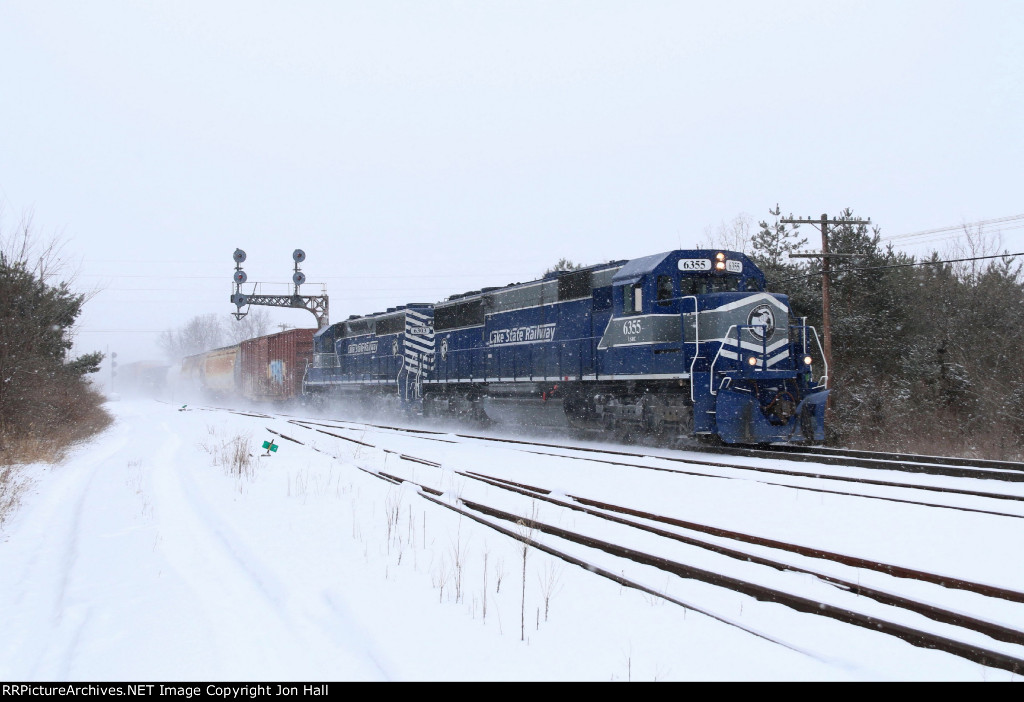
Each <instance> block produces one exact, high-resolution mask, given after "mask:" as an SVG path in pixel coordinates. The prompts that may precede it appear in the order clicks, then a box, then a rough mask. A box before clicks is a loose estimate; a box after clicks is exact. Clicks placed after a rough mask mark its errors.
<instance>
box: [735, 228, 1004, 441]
mask: <svg viewBox="0 0 1024 702" xmlns="http://www.w3.org/2000/svg"><path fill="white" fill-rule="evenodd" d="M780 214H781V213H780V211H779V209H778V208H776V209H775V210H774V211H772V212H771V215H772V216H773V218H774V219H772V218H769V219H768V220H766V221H762V222H760V223H759V227H760V228H759V229H758V230H757V231H756V232H755V233H754V234H753V236H752V238H751V240H750V247H749V250H748V251H747V253H748V254H749V255H750V256H751V257H752V258H753V259H754V260H755V261H757V263H758V265H760V266H762V267H763V270H764V271H765V273H766V275H767V276H768V279H769V290H771V291H773V292H780V293H785V294H788V295H789V296H790V300H791V303H792V306H793V310H794V313H795V314H796V315H799V316H806V317H807V319H808V322H809V323H810V324H813V325H814V326H815V327H816V328H817V329H818V332H819V334H821V332H822V298H821V290H822V287H821V276H822V272H821V261H820V259H816V258H811V259H801V258H795V259H791V258H789V254H790V253H793V252H796V251H800V250H806V249H807V248H808V246H807V240H808V238H810V239H811V241H813V242H814V243H815V244H817V243H818V242H820V233H819V232H818V230H817V229H815V228H812V227H810V226H808V225H802V226H801V225H786V224H782V223H780V220H781V219H782V218H781V217H780ZM836 218H838V219H856V217H855V216H854V214H853V212H852V211H851V210H849V209H847V210H845V211H843V212H840V213H839V214H838V215H836ZM880 242H881V231H880V229H879V228H878V227H869V226H867V225H864V224H860V225H850V224H845V225H834V226H830V227H829V251H830V253H839V254H855V256H844V257H842V258H835V259H832V263H831V268H832V271H831V273H830V280H831V285H830V297H831V305H830V309H831V317H832V355H833V367H832V368H831V369H829V372H830V375H831V380H832V382H831V385H832V387H833V394H832V422H831V424H830V425H829V427H828V443H830V444H833V445H839V446H847V447H854V448H865V449H891V450H900V451H910V452H920V453H941V454H945V455H964V456H973V457H981V458H1003V459H1015V460H1021V459H1022V458H1024V359H1022V356H1021V354H1022V343H1021V338H1022V334H1024V275H1022V265H1021V262H1020V259H1019V258H1016V259H1015V258H1013V257H1010V256H1008V255H1006V254H1007V253H1008V252H1006V251H1005V250H1002V251H1000V250H998V249H997V243H996V242H994V241H992V240H991V239H989V238H988V237H986V236H985V234H984V232H981V231H977V230H971V229H969V228H966V227H965V229H964V232H963V235H962V236H961V237H960V243H959V245H958V249H957V250H955V251H953V252H947V253H946V254H945V255H940V254H939V253H938V252H933V253H932V254H931V255H930V256H928V257H926V258H924V259H920V258H914V257H911V256H909V255H907V254H905V253H900V252H897V251H895V250H894V249H893V248H892V247H891V246H888V247H883V246H882V245H881V243H880ZM813 248H814V249H815V250H819V249H818V246H814V247H813ZM1000 254H1002V255H1000ZM986 256H995V257H994V258H983V257H986ZM951 259H972V260H960V261H958V262H953V263H950V262H943V261H944V260H945V261H949V260H951Z"/></svg>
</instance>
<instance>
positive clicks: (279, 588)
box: [153, 424, 388, 680]
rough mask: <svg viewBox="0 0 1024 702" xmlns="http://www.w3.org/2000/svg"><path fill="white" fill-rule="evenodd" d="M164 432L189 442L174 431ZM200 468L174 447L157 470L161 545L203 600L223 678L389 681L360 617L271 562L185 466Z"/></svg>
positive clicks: (199, 600)
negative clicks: (327, 602)
mask: <svg viewBox="0 0 1024 702" xmlns="http://www.w3.org/2000/svg"><path fill="white" fill-rule="evenodd" d="M163 428H164V430H165V431H166V432H167V433H168V434H169V435H170V436H171V437H172V442H173V443H174V445H175V448H177V447H178V446H180V440H179V439H178V438H177V437H176V436H174V435H173V434H172V433H171V429H170V427H168V426H167V425H166V424H164V425H163ZM190 463H193V462H192V461H189V462H186V461H181V462H180V464H179V462H177V461H176V460H175V454H174V452H173V451H172V452H166V451H165V452H164V454H163V455H162V456H161V459H160V460H159V461H158V463H157V465H155V466H154V470H153V485H154V489H155V500H156V512H157V516H158V520H159V524H160V535H161V539H160V547H159V548H160V551H161V552H162V554H163V555H165V556H166V557H167V559H168V562H169V564H170V565H171V566H172V567H173V569H174V571H175V573H176V574H177V575H178V576H179V577H180V578H181V579H182V581H183V582H185V583H187V584H188V586H189V588H190V591H191V594H192V595H193V596H194V597H195V599H196V602H197V603H198V606H199V609H200V612H198V613H194V614H199V615H200V616H201V617H202V618H203V619H204V620H205V628H206V629H207V630H208V631H209V632H210V636H211V639H210V641H211V642H213V643H211V645H210V646H209V648H210V649H211V651H212V652H213V653H212V655H214V656H216V657H217V661H216V663H215V665H214V669H215V670H216V671H217V673H216V674H217V676H218V677H227V678H232V677H239V676H240V677H242V678H251V677H252V675H253V671H260V673H259V674H260V676H261V677H264V676H265V677H268V678H273V677H275V676H277V677H281V676H283V677H284V678H291V679H318V678H323V677H334V678H338V677H343V678H344V679H347V680H381V679H387V677H388V675H387V673H386V671H385V670H384V668H383V667H382V666H381V665H380V664H379V663H378V662H377V660H376V659H375V657H374V656H373V654H372V640H371V639H370V637H368V636H367V635H366V634H365V633H363V632H362V631H360V630H359V627H358V625H357V624H356V623H355V622H354V620H353V618H352V617H351V616H349V615H348V613H347V612H340V611H338V610H337V608H335V607H330V608H328V607H325V606H323V605H317V604H316V603H317V602H323V601H324V599H325V598H322V597H319V596H317V595H316V593H310V592H308V588H307V587H305V586H304V585H303V584H302V583H301V582H297V581H296V580H295V578H294V577H290V576H289V574H288V573H286V572H276V571H275V570H274V569H273V568H271V567H270V566H268V565H267V564H266V563H265V562H264V560H263V559H262V558H261V556H260V555H259V552H260V550H261V549H260V548H259V545H258V544H250V543H249V542H248V540H247V539H246V537H245V535H244V534H241V533H239V532H237V531H236V530H234V529H232V528H231V527H230V526H229V525H228V523H227V522H226V521H225V520H224V519H223V518H222V517H221V516H219V514H218V513H217V510H216V509H215V508H214V507H213V506H212V505H211V504H210V503H209V501H208V500H207V499H206V498H205V497H204V496H203V495H202V493H201V491H200V489H199V488H198V486H197V485H196V482H195V478H194V477H193V476H192V475H190V470H191V469H190V468H186V467H185V466H187V465H189V464H190ZM224 494H228V490H227V489H225V491H224ZM311 608H312V609H311ZM343 632H348V635H345V634H344V633H343Z"/></svg>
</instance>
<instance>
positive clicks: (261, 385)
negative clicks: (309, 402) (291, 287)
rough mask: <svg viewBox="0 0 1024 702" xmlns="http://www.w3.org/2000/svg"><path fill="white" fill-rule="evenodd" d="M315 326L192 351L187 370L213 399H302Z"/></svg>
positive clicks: (183, 368)
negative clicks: (199, 351) (196, 351)
mask: <svg viewBox="0 0 1024 702" xmlns="http://www.w3.org/2000/svg"><path fill="white" fill-rule="evenodd" d="M314 331H315V330H313V329H289V330H287V331H283V332H279V333H277V334H270V335H268V336H261V337H257V338H255V339H247V340H245V341H242V342H241V343H238V344H234V345H231V346H224V347H222V348H218V349H214V350H212V351H207V352H205V353H200V354H195V355H193V356H188V357H186V358H185V359H184V360H183V361H182V366H181V372H182V376H183V377H184V378H185V379H186V380H187V381H189V382H190V383H191V385H192V387H194V388H195V389H197V390H199V391H201V392H202V393H203V394H204V395H205V396H206V397H208V398H211V399H221V400H223V399H229V398H244V399H246V400H250V401H253V402H286V401H289V400H294V399H298V398H299V397H300V395H301V392H302V377H303V374H304V373H305V370H306V366H307V365H308V364H309V363H310V361H311V360H312V356H313V333H314Z"/></svg>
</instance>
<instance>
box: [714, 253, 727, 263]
mask: <svg viewBox="0 0 1024 702" xmlns="http://www.w3.org/2000/svg"><path fill="white" fill-rule="evenodd" d="M715 260H716V261H724V260H725V254H724V253H722V252H721V251H719V252H718V253H716V254H715Z"/></svg>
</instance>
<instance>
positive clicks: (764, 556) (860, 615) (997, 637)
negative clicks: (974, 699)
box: [268, 417, 1024, 674]
mask: <svg viewBox="0 0 1024 702" xmlns="http://www.w3.org/2000/svg"><path fill="white" fill-rule="evenodd" d="M268 418H269V417H268ZM288 421H289V422H290V424H291V425H292V426H294V427H295V428H296V430H298V431H303V432H317V433H319V434H321V435H328V436H332V437H335V438H337V439H339V440H342V441H346V442H352V443H354V444H358V445H361V446H365V447H371V448H379V449H380V450H383V451H385V452H387V453H391V454H395V455H397V456H398V458H399V459H400V462H399V464H398V465H401V464H402V463H411V464H415V465H420V466H430V467H433V468H437V469H438V470H439V471H440V470H442V466H441V465H440V464H439V463H438V462H436V461H433V460H431V459H430V458H427V457H425V456H417V455H412V454H409V453H405V452H398V451H393V450H391V449H387V448H383V447H381V446H377V445H375V444H373V443H370V442H368V441H364V440H363V439H362V438H360V439H356V438H353V437H352V436H346V435H345V434H344V433H339V432H340V431H345V427H339V426H337V425H336V424H327V423H324V422H315V421H312V420H301V419H289V420H288ZM376 426H377V427H378V428H385V429H392V430H398V431H402V432H406V433H408V434H410V435H412V436H417V438H422V439H425V440H428V441H436V442H444V443H453V442H455V440H453V439H451V438H446V437H444V436H441V435H439V434H440V433H439V432H430V431H425V430H418V429H413V430H407V429H403V428H398V427H384V426H382V425H376ZM268 430H270V431H272V432H273V433H275V434H277V435H278V436H280V437H281V438H283V439H285V440H288V441H294V442H296V443H300V444H304V443H305V442H304V441H302V439H300V438H296V437H295V436H291V435H286V434H284V433H283V432H278V431H275V430H273V429H270V428H269V427H268ZM332 430H333V431H332ZM292 433H295V431H294V430H293V431H292ZM456 437H457V438H465V439H480V438H481V437H476V436H463V435H456ZM486 440H493V439H489V438H488V439H486ZM513 443H517V444H519V443H523V442H520V441H518V440H514V441H513ZM534 445H535V444H534ZM545 446H551V445H547V444H545ZM558 448H562V449H570V448H571V449H573V450H578V449H577V448H576V447H561V446H559V447H558ZM318 450H319V449H318ZM587 451H588V452H594V453H597V452H599V450H598V449H588V450H587ZM603 453H606V454H608V453H612V454H614V455H616V456H617V457H618V456H621V455H622V453H623V452H615V451H610V452H608V451H606V452H603ZM549 455H557V454H549ZM560 457H561V458H572V457H569V456H560ZM592 458H594V459H596V458H597V456H593V457H592ZM606 462H615V463H620V462H621V461H614V459H608V460H607V461H606ZM361 470H364V471H365V472H367V473H370V474H372V475H374V477H377V478H379V479H381V480H386V481H389V482H391V483H394V484H400V483H403V482H404V483H409V484H412V485H415V486H416V487H417V488H418V489H419V490H420V494H421V495H422V496H423V497H424V498H425V499H429V500H431V501H432V502H434V503H436V504H438V505H440V506H443V507H445V508H447V509H453V510H456V511H459V512H460V513H462V514H465V515H466V516H468V517H470V518H473V519H475V520H477V521H480V522H481V523H485V524H487V525H488V526H489V527H490V528H493V529H495V530H497V531H500V532H501V533H504V534H506V535H508V536H510V537H511V538H516V539H518V540H520V541H523V540H524V539H527V540H528V541H529V543H530V545H531V546H534V547H536V548H538V549H540V550H543V551H546V552H547V553H550V554H551V555H554V556H557V557H559V558H561V559H563V560H565V561H566V562H569V563H573V564H575V565H578V566H580V567H584V568H587V569H588V570H590V571H591V572H595V573H597V574H598V575H602V576H603V577H607V578H610V579H612V580H615V581H616V582H619V583H620V584H623V585H625V586H628V587H634V588H637V589H639V590H641V591H644V592H647V593H648V594H652V595H656V596H659V597H663V598H664V599H666V600H668V601H672V602H675V603H676V604H679V605H681V606H684V607H688V608H690V609H693V610H695V611H700V612H703V613H705V614H707V615H708V616H713V617H714V618H715V619H718V620H719V621H725V622H726V623H729V624H730V625H733V626H739V627H740V628H742V629H744V630H747V631H750V633H753V634H755V635H758V636H762V637H763V638H769V639H770V640H773V641H776V643H780V644H782V645H788V644H787V643H786V642H785V641H783V640H782V639H781V638H776V637H771V636H765V635H764V634H763V632H757V631H752V630H750V629H749V628H747V627H744V626H743V625H742V624H741V623H739V622H736V621H732V620H730V619H729V618H728V617H723V616H721V615H720V614H716V613H715V612H713V611H711V610H710V608H707V607H703V606H701V605H700V604H698V603H694V602H690V601H684V600H682V599H680V598H676V597H671V596H668V595H667V594H665V593H664V592H658V591H654V590H652V589H650V588H648V587H647V586H645V585H644V584H643V583H642V582H640V581H639V580H638V579H635V578H631V577H627V576H626V575H625V574H624V573H625V569H624V568H620V569H619V570H620V572H619V573H618V574H617V573H616V572H615V570H613V569H610V568H608V567H605V566H602V565H601V564H599V563H597V562H595V561H594V559H592V558H590V557H588V555H587V554H588V553H593V552H601V553H604V554H608V555H610V556H613V557H614V558H616V559H620V560H622V561H624V562H628V563H632V564H639V565H643V566H650V567H654V568H657V569H658V570H660V571H663V572H665V573H669V574H673V575H675V576H678V577H679V578H682V579H685V580H693V581H698V582H703V583H707V584H710V585H714V586H715V587H719V588H724V589H727V590H730V591H732V592H736V593H741V594H743V595H747V596H750V597H753V598H755V599H757V600H760V601H766V602H774V603H777V604H781V605H784V606H786V607H788V608H790V609H792V610H795V611H798V612H804V613H810V614H815V615H818V616H823V617H826V618H830V619H834V620H837V621H841V622H844V623H846V624H851V625H854V626H859V627H863V628H867V629H870V630H873V631H880V632H883V633H886V634H889V635H892V636H896V637H898V638H900V639H902V640H905V641H908V642H909V643H912V644H914V645H916V646H921V647H925V648H934V649H938V650H942V651H946V652H948V653H951V654H953V655H957V656H960V657H962V658H966V659H968V660H971V661H974V662H977V663H979V664H982V665H986V666H991V667H995V668H1001V669H1004V670H1008V671H1011V672H1013V673H1015V674H1022V673H1024V658H1022V655H1024V649H1022V648H1019V647H1022V646H1024V631H1020V630H1018V629H1014V628H1013V627H1009V626H1004V625H1002V624H998V623H996V622H994V621H992V620H991V619H986V618H985V617H984V616H972V615H969V614H965V613H964V611H963V608H962V607H957V608H944V607H939V606H936V605H934V604H930V603H929V602H926V601H922V600H920V599H916V598H914V597H910V596H907V595H903V594H900V593H899V592H897V591H896V590H898V589H899V588H893V587H889V588H882V587H877V586H868V585H862V584H861V582H860V578H859V577H857V578H856V579H853V578H850V577H845V578H844V577H841V576H838V575H836V574H834V573H832V572H829V571H828V569H825V570H822V569H821V568H820V567H819V568H814V567H808V566H807V565H801V564H800V563H796V562H793V560H792V557H793V556H797V557H799V558H798V559H797V560H800V559H801V558H802V559H814V560H815V562H820V563H824V564H828V565H832V566H842V567H845V568H848V569H853V572H859V571H861V570H863V571H871V572H875V573H882V574H884V575H886V576H890V577H891V578H893V579H894V580H893V582H897V580H903V581H916V582H918V583H926V584H928V585H930V586H934V587H942V588H947V589H954V590H959V591H963V592H966V593H970V597H972V598H975V599H980V600H983V601H985V602H990V603H991V602H997V603H999V602H1001V603H1024V593H1021V592H1017V591H1013V590H1008V589H1005V588H998V587H994V586H991V585H987V584H984V583H976V582H971V581H969V580H965V579H960V578H953V577H950V576H947V575H942V574H936V573H929V572H925V571H922V570H917V569H911V568H905V567H902V566H899V565H897V564H887V563H880V562H878V561H875V560H872V559H863V558H857V557H854V556H849V555H845V554H839V553H834V552H830V551H826V550H824V549H817V548H813V547H809V546H806V545H801V544H792V543H787V542H784V541H780V540H772V539H767V538H764V537H760V536H758V535H755V534H744V533H741V532H738V531H729V530H724V529H720V528H717V527H714V526H710V525H706V524H700V523H697V522H693V521H685V520H680V519H677V518H673V517H668V516H664V515H657V514H653V513H650V512H646V511H644V510H642V509H636V508H634V507H630V506H628V505H618V504H611V503H608V502H604V501H599V500H594V499H590V498H588V497H587V496H585V495H576V494H565V493H558V494H557V495H556V494H554V493H553V492H552V491H551V490H550V489H545V488H542V487H538V486H534V485H527V484H523V483H518V482H514V481H511V480H509V479H507V478H503V477H500V476H493V475H488V474H486V473H483V472H481V471H477V470H455V471H454V473H455V474H457V475H459V476H462V477H464V478H466V479H467V480H472V481H477V482H479V483H481V484H483V485H487V486H489V487H491V488H497V489H499V490H503V491H507V492H510V493H515V494H516V495H519V496H521V497H522V498H524V499H528V500H530V501H542V502H544V503H546V504H548V505H550V506H551V507H552V508H554V509H557V510H567V511H572V512H577V513H581V514H585V515H586V516H587V517H588V518H590V519H596V520H601V521H602V522H606V523H610V524H614V525H615V526H616V527H617V528H620V529H625V530H627V532H630V533H632V532H642V533H644V534H647V535H653V536H656V537H658V538H659V539H660V540H663V541H664V542H665V543H669V542H671V543H674V544H683V545H685V546H686V547H689V548H690V549H700V550H702V551H706V552H708V553H711V554H714V555H715V556H716V557H719V558H725V559H730V560H731V561H733V562H735V563H737V564H740V565H741V567H742V568H745V569H750V568H760V569H762V570H764V569H768V570H772V571H778V572H785V573H799V574H801V575H804V576H809V577H811V578H814V579H816V580H817V581H818V582H821V583H824V584H827V585H828V586H829V587H830V588H832V589H833V590H834V591H835V592H836V593H839V597H840V600H841V603H839V604H837V603H836V602H834V601H822V600H818V599H814V598H812V597H807V596H806V595H804V594H800V593H795V592H791V591H789V590H787V589H785V588H780V587H777V586H771V585H765V584H763V583H762V582H758V580H760V579H761V578H757V577H740V576H736V575H734V574H727V573H724V572H719V571H716V570H712V569H708V568H705V567H700V566H699V565H696V564H694V563H692V562H686V561H684V560H682V559H678V558H674V557H668V556H666V555H663V554H662V553H661V552H660V551H658V552H653V553H652V552H651V550H650V549H638V548H635V547H633V546H631V545H629V539H623V540H622V541H620V540H615V541H610V540H608V539H606V538H602V537H601V535H600V534H598V533H594V532H591V533H587V531H586V530H582V531H577V530H570V529H566V528H564V527H561V526H557V525H556V524H557V523H558V522H560V520H557V519H550V518H549V519H546V520H543V521H542V520H540V519H535V518H533V519H525V518H524V517H522V516H521V515H518V514H516V513H514V512H510V511H508V509H505V508H502V507H499V506H496V505H494V504H488V503H487V502H486V501H484V500H481V499H479V498H470V497H462V498H458V499H455V500H452V499H451V497H450V496H447V499H442V494H441V492H440V491H439V490H437V489H435V488H433V487H431V486H430V485H428V484H426V483H425V482H422V481H415V480H413V478H412V477H411V476H410V475H408V474H406V475H403V474H401V471H398V470H395V469H394V468H392V469H389V471H388V472H384V471H376V470H370V469H367V468H361ZM1002 497H1005V496H1002ZM1006 516H1015V515H1006ZM524 527H525V528H527V529H528V530H530V531H531V532H532V533H534V534H538V535H544V537H546V538H547V539H550V540H546V541H541V540H540V537H539V536H536V537H525V536H524V534H523V528H524ZM580 549H582V551H581V550H580ZM787 557H788V558H789V560H787ZM861 598H863V600H870V601H871V602H874V603H875V606H876V607H881V608H882V610H883V611H884V612H889V613H891V614H894V615H897V616H888V617H886V616H878V615H877V614H875V613H873V612H871V611H870V610H869V611H864V608H863V607H862V606H858V604H859V603H861ZM981 609H982V610H984V609H985V606H981ZM901 612H902V613H906V612H911V613H913V614H915V615H920V616H921V617H925V618H927V619H929V620H931V621H932V622H936V623H938V624H939V625H940V627H944V630H943V632H942V633H939V632H936V631H930V630H926V629H925V628H921V627H918V626H911V625H908V624H907V623H904V622H901V621H899V619H901V618H903V615H902V614H899V613H901ZM972 637H973V638H972ZM978 637H983V638H982V639H981V642H979V638H978ZM990 640H991V642H1002V643H1003V644H1006V645H1007V647H1004V648H1003V649H1002V650H1000V649H999V647H998V646H991V645H987V644H986V643H984V642H985V641H990Z"/></svg>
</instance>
